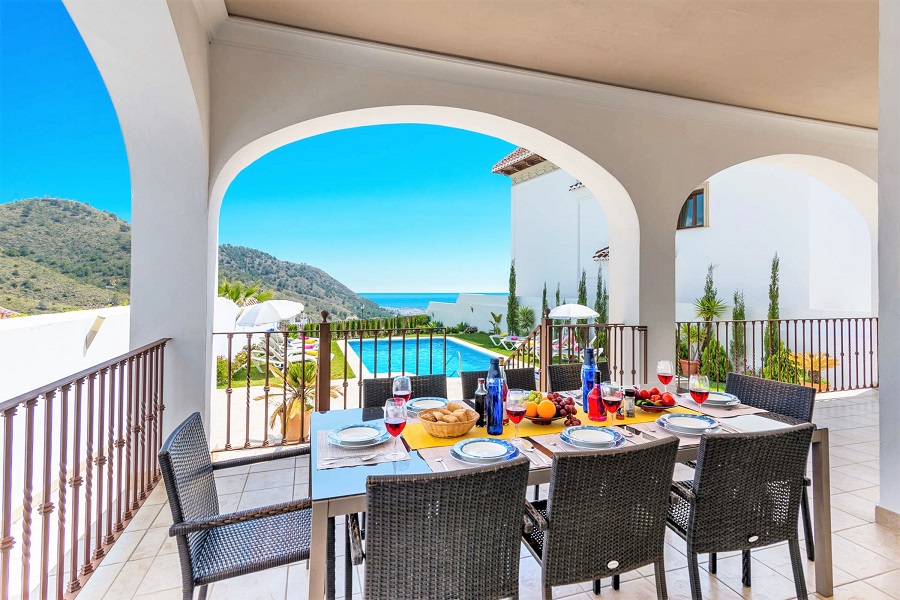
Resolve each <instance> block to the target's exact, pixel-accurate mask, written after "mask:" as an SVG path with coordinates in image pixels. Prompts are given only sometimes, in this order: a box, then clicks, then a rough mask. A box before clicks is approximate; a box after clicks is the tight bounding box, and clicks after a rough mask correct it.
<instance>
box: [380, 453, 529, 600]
mask: <svg viewBox="0 0 900 600" xmlns="http://www.w3.org/2000/svg"><path fill="white" fill-rule="evenodd" d="M527 483H528V460H527V459H525V458H524V457H519V458H517V459H515V460H512V461H509V462H505V463H501V464H499V465H491V466H486V467H478V468H474V469H463V470H460V471H451V472H449V473H429V474H425V475H377V476H371V477H369V478H368V480H367V483H366V515H367V518H366V569H365V597H366V598H377V599H382V598H447V599H450V598H479V599H483V600H490V599H493V598H508V597H517V596H518V590H519V542H520V539H521V534H522V519H523V513H524V509H525V504H524V502H525V488H526V485H527Z"/></svg>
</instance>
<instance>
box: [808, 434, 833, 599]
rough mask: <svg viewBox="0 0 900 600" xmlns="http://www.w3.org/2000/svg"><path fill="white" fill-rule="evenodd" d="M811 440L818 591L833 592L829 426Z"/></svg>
mask: <svg viewBox="0 0 900 600" xmlns="http://www.w3.org/2000/svg"><path fill="white" fill-rule="evenodd" d="M816 434H817V436H814V437H818V440H816V439H813V443H812V488H813V514H814V516H815V522H814V523H813V528H814V530H815V534H814V537H813V540H814V541H815V544H816V593H817V594H819V595H821V596H831V595H833V592H834V589H833V588H834V582H833V572H832V568H831V472H830V470H829V469H830V467H829V455H828V430H827V429H819V430H818V431H816Z"/></svg>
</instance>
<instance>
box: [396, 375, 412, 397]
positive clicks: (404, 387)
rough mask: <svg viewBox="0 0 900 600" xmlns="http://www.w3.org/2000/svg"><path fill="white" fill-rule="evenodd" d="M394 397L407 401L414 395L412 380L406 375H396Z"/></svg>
mask: <svg viewBox="0 0 900 600" xmlns="http://www.w3.org/2000/svg"><path fill="white" fill-rule="evenodd" d="M393 393H394V398H397V399H398V400H402V401H403V402H406V401H407V400H409V397H410V396H412V381H411V380H410V378H409V377H407V376H406V375H400V376H398V377H394V385H393Z"/></svg>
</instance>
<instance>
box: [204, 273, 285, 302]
mask: <svg viewBox="0 0 900 600" xmlns="http://www.w3.org/2000/svg"><path fill="white" fill-rule="evenodd" d="M218 295H219V296H220V297H222V298H229V299H231V301H232V302H234V303H235V304H237V305H238V306H247V302H248V301H250V300H256V301H257V302H265V301H266V300H271V299H272V298H274V297H275V292H272V291H269V290H263V289H262V283H261V282H259V281H257V282H256V283H252V284H247V283H243V282H242V281H240V280H238V279H234V280H231V281H228V279H227V278H225V277H220V279H219V288H218Z"/></svg>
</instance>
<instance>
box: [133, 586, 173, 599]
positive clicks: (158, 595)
mask: <svg viewBox="0 0 900 600" xmlns="http://www.w3.org/2000/svg"><path fill="white" fill-rule="evenodd" d="M182 597H183V596H182V595H181V588H179V589H175V590H163V591H161V592H152V593H150V594H139V595H137V596H135V597H134V600H181V599H182Z"/></svg>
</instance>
